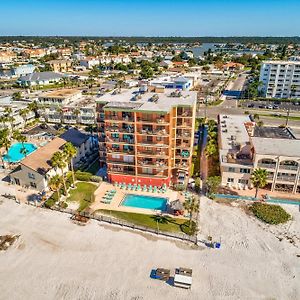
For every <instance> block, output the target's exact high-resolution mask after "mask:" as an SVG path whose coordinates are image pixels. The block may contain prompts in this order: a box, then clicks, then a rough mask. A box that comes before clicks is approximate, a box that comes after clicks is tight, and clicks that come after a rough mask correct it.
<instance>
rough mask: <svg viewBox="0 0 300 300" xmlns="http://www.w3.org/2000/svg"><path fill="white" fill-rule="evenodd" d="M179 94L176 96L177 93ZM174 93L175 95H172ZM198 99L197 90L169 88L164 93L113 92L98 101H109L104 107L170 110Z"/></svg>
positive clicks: (193, 102)
mask: <svg viewBox="0 0 300 300" xmlns="http://www.w3.org/2000/svg"><path fill="white" fill-rule="evenodd" d="M174 92H176V93H177V95H178V96H174V95H175V94H176V93H174ZM172 95H173V96H172ZM196 101H197V92H194V91H192V92H191V91H180V95H179V94H178V91H177V90H176V89H167V90H166V91H165V92H163V93H155V92H145V93H141V92H139V89H129V90H123V91H121V92H120V93H118V92H112V93H107V94H104V95H103V96H101V97H99V98H98V99H97V101H96V102H98V103H107V104H106V105H105V106H104V109H105V108H107V109H110V108H115V109H129V110H137V111H160V112H169V111H170V110H171V108H172V107H174V106H193V105H194V104H195V103H196Z"/></svg>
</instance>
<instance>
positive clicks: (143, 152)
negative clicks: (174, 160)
mask: <svg viewBox="0 0 300 300" xmlns="http://www.w3.org/2000/svg"><path fill="white" fill-rule="evenodd" d="M137 155H138V156H147V155H149V156H155V157H168V154H167V153H166V152H164V151H148V150H138V152H137Z"/></svg>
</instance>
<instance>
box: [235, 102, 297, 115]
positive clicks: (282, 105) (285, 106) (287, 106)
mask: <svg viewBox="0 0 300 300" xmlns="http://www.w3.org/2000/svg"><path fill="white" fill-rule="evenodd" d="M278 103H279V104H278ZM274 104H275V105H277V106H278V108H277V109H269V110H271V111H279V110H282V111H287V110H288V109H290V110H291V111H296V112H298V111H299V112H300V101H299V104H298V105H295V104H294V103H286V102H280V101H278V100H277V101H276V100H274V101H251V100H245V101H242V102H241V105H242V106H243V107H244V108H245V109H248V108H251V109H261V108H262V107H265V108H267V107H268V106H269V105H272V106H273V105H274Z"/></svg>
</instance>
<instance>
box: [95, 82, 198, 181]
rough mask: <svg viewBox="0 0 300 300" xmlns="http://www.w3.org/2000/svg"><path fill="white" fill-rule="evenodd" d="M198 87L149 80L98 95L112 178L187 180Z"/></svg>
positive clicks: (102, 142) (103, 153)
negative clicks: (163, 85) (152, 83)
mask: <svg viewBox="0 0 300 300" xmlns="http://www.w3.org/2000/svg"><path fill="white" fill-rule="evenodd" d="M196 100H197V94H196V92H190V91H180V92H179V91H178V90H170V89H167V90H165V89H164V88H161V87H153V86H143V87H141V88H140V89H130V90H124V91H114V92H112V93H109V94H105V95H103V96H102V97H100V98H99V99H98V100H97V123H98V129H99V149H100V160H101V164H102V165H106V166H107V173H108V179H109V180H110V181H111V182H119V183H120V182H121V183H126V184H129V183H133V184H140V185H152V186H162V185H163V184H166V185H167V186H170V185H175V184H187V182H188V178H189V175H190V174H189V172H190V171H189V170H190V165H191V160H192V149H193V143H194V134H193V133H194V123H195V122H194V121H195V112H196Z"/></svg>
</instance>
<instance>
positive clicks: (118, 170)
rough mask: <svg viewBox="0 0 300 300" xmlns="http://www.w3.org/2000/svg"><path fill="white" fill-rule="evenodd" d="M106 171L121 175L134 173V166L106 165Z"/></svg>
mask: <svg viewBox="0 0 300 300" xmlns="http://www.w3.org/2000/svg"><path fill="white" fill-rule="evenodd" d="M107 172H108V173H114V174H123V175H135V169H134V167H126V166H111V165H109V166H108V169H107Z"/></svg>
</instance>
